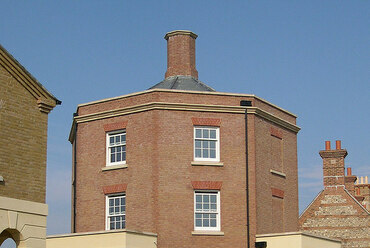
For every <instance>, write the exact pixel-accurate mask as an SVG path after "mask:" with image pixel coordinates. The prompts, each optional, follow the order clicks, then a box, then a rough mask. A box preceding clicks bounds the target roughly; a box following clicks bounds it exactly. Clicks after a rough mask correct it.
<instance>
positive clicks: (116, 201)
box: [114, 198, 119, 206]
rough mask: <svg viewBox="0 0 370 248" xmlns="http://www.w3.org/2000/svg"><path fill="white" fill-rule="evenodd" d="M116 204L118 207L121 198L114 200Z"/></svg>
mask: <svg viewBox="0 0 370 248" xmlns="http://www.w3.org/2000/svg"><path fill="white" fill-rule="evenodd" d="M114 204H115V205H116V206H117V205H119V198H116V199H114Z"/></svg>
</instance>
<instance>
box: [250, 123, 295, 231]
mask: <svg viewBox="0 0 370 248" xmlns="http://www.w3.org/2000/svg"><path fill="white" fill-rule="evenodd" d="M255 119H256V120H255V124H254V126H255V130H256V136H255V137H256V191H257V196H256V200H257V202H256V211H257V234H263V233H273V232H290V231H297V230H298V224H297V223H298V175H297V174H298V171H297V137H296V134H295V133H293V132H290V131H288V130H286V129H283V128H281V127H278V126H276V125H274V124H272V123H270V122H268V121H265V120H263V119H261V118H259V117H256V118H255ZM271 130H274V131H273V132H271ZM276 134H279V137H280V138H281V139H280V138H277V137H276ZM273 141H276V142H275V143H274V142H273ZM273 158H274V160H272V159H273ZM276 160H278V161H276ZM279 162H280V164H278V163H279ZM271 169H273V170H276V171H277V172H279V173H280V174H276V173H272V172H271V171H270V170H271ZM284 175H285V176H284ZM271 188H275V189H278V190H281V191H284V198H283V199H279V200H278V199H274V198H275V197H274V196H273V192H272V190H271ZM278 206H279V207H278ZM271 210H272V211H271ZM275 210H276V213H275ZM281 220H282V221H281Z"/></svg>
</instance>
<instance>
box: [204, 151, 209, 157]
mask: <svg viewBox="0 0 370 248" xmlns="http://www.w3.org/2000/svg"><path fill="white" fill-rule="evenodd" d="M203 158H208V150H203Z"/></svg>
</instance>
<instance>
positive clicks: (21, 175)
mask: <svg viewBox="0 0 370 248" xmlns="http://www.w3.org/2000/svg"><path fill="white" fill-rule="evenodd" d="M0 89H1V90H0V245H1V244H2V243H3V241H4V240H6V239H7V238H12V239H14V241H15V242H16V244H17V245H18V246H19V247H45V237H46V216H47V205H46V204H45V193H46V141H47V123H48V113H49V112H50V111H51V110H52V109H53V108H54V107H55V106H56V105H57V104H60V103H61V102H60V101H59V100H58V99H56V98H55V97H54V96H53V95H52V94H50V93H49V92H48V91H47V90H46V89H45V88H44V87H43V86H42V85H41V84H40V83H39V82H38V81H37V80H36V79H35V78H34V77H33V76H32V75H31V74H30V73H29V72H28V71H27V70H26V69H25V68H24V67H22V66H21V65H20V64H19V63H18V62H17V61H16V60H15V59H14V58H13V57H12V56H11V55H10V54H9V53H8V52H7V51H6V50H5V49H4V48H3V47H2V46H0Z"/></svg>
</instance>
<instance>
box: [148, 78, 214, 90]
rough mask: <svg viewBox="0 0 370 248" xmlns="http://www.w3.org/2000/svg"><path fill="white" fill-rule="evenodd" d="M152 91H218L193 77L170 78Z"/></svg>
mask: <svg viewBox="0 0 370 248" xmlns="http://www.w3.org/2000/svg"><path fill="white" fill-rule="evenodd" d="M150 89H172V90H193V91H216V90H214V89H213V88H211V87H209V86H208V85H206V84H205V83H203V82H201V81H199V80H198V79H196V78H194V77H191V76H173V77H168V78H166V79H165V80H163V81H161V82H159V83H158V84H156V85H154V86H152V87H150V88H149V90H150Z"/></svg>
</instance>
